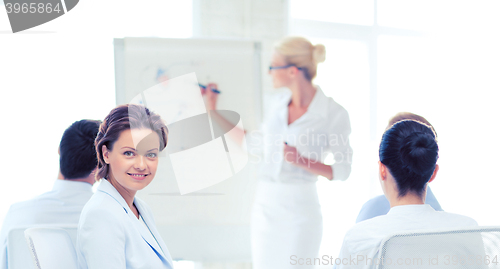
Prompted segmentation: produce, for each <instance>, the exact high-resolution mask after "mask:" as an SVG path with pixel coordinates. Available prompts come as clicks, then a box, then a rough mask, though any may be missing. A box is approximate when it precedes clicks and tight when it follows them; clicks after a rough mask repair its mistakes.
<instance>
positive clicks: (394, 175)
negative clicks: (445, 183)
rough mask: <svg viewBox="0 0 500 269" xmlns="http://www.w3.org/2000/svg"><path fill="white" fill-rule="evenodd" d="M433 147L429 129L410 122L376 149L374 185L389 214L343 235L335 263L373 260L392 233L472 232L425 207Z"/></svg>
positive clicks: (457, 218)
mask: <svg viewBox="0 0 500 269" xmlns="http://www.w3.org/2000/svg"><path fill="white" fill-rule="evenodd" d="M438 151H439V150H438V144H437V142H436V134H435V133H434V131H433V129H432V128H431V127H430V126H428V125H425V124H423V123H420V122H417V121H414V120H403V121H399V122H397V123H396V124H394V125H392V127H390V128H389V129H388V130H386V131H385V133H384V135H383V136H382V141H381V142H380V148H379V157H380V161H379V180H380V184H381V186H382V190H383V191H384V194H385V196H386V197H387V200H389V203H390V205H391V209H390V210H389V213H387V215H383V216H378V217H375V218H372V219H369V220H366V221H362V222H360V223H357V224H356V225H354V226H353V227H352V228H351V229H350V230H349V231H348V232H347V233H346V235H345V237H344V243H343V245H342V249H341V251H340V255H339V258H341V259H343V258H347V259H349V257H358V255H361V256H363V257H364V259H365V260H367V258H370V259H376V258H377V255H378V249H379V245H380V243H381V242H382V240H383V239H384V238H385V237H387V236H388V235H391V234H393V233H398V232H404V231H415V230H424V229H427V230H428V229H435V230H439V229H454V228H466V227H472V226H477V222H476V221H475V220H473V219H472V218H469V217H466V216H462V215H457V214H452V213H448V212H443V211H436V210H434V209H433V208H432V207H431V206H430V205H427V204H425V203H424V199H425V193H426V190H427V184H428V183H429V182H431V181H433V180H434V179H435V178H436V174H437V172H438V170H439V166H438V165H437V164H436V162H437V160H438ZM337 268H375V265H371V264H369V263H368V264H366V263H363V264H357V265H355V264H349V263H348V264H347V265H344V264H342V265H340V266H337Z"/></svg>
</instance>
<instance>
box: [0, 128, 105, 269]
mask: <svg viewBox="0 0 500 269" xmlns="http://www.w3.org/2000/svg"><path fill="white" fill-rule="evenodd" d="M100 123H101V122H100V121H95V120H80V121H76V122H74V123H73V124H72V125H71V126H69V127H68V128H67V129H66V130H65V131H64V134H63V136H62V138H61V142H60V143H59V150H58V152H59V175H58V177H57V180H56V181H55V183H54V186H53V187H52V190H51V191H49V192H46V193H44V194H41V195H39V196H37V197H35V198H33V199H31V200H28V201H24V202H19V203H15V204H13V205H11V207H10V209H9V212H8V213H7V215H6V216H5V220H4V222H3V225H2V231H1V233H0V244H1V247H2V253H1V256H0V259H1V260H0V268H8V260H7V257H8V256H7V255H8V251H9V249H8V246H7V236H8V234H9V232H10V231H11V230H12V229H15V228H18V227H19V228H21V227H25V228H28V227H30V226H34V225H40V224H74V225H77V224H78V220H79V219H80V213H81V211H82V209H83V207H84V206H85V203H87V202H88V200H89V199H90V197H91V196H92V194H93V192H92V185H93V184H94V183H95V172H96V170H97V156H96V152H95V148H94V140H95V138H96V136H97V133H98V131H99V125H100ZM54 150H55V149H54ZM11 255H16V253H11Z"/></svg>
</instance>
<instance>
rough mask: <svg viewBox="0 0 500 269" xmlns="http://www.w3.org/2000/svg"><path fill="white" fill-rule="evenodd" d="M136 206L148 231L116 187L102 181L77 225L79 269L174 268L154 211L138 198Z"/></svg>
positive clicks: (135, 201) (135, 202)
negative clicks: (155, 222)
mask: <svg viewBox="0 0 500 269" xmlns="http://www.w3.org/2000/svg"><path fill="white" fill-rule="evenodd" d="M134 204H135V206H136V207H137V209H138V210H139V214H140V215H141V216H142V218H143V219H144V222H145V223H146V225H147V227H146V226H145V225H144V223H142V221H140V220H139V219H137V217H136V216H135V215H134V213H133V212H132V211H131V210H130V208H129V207H128V205H127V203H126V202H125V200H124V199H123V197H122V196H121V195H120V193H118V191H117V190H116V189H115V188H114V187H113V185H111V183H109V182H108V181H107V180H105V179H102V180H101V183H100V185H99V187H98V188H97V191H96V193H95V194H94V195H93V196H92V198H91V199H90V200H89V202H88V203H87V204H86V205H85V207H84V208H83V210H82V214H81V216H80V222H79V223H78V236H77V243H76V252H77V256H78V264H79V268H81V269H87V268H90V269H97V268H102V269H112V268H119V269H124V268H127V269H139V268H152V269H157V268H158V269H161V268H169V269H171V268H173V266H172V258H171V256H170V253H169V252H168V249H167V246H166V245H165V243H164V242H163V240H162V239H161V236H160V234H159V233H158V231H157V230H156V226H155V224H154V219H153V215H152V213H151V210H150V209H149V207H148V206H147V205H146V203H144V202H143V201H142V200H140V199H139V198H137V197H135V198H134ZM148 228H149V229H148Z"/></svg>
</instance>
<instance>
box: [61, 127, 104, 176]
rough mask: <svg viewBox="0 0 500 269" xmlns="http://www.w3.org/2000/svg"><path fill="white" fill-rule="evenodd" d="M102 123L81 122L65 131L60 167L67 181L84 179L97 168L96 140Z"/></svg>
mask: <svg viewBox="0 0 500 269" xmlns="http://www.w3.org/2000/svg"><path fill="white" fill-rule="evenodd" d="M100 124H101V122H100V121H95V120H80V121H76V122H74V123H73V124H71V126H70V127H68V129H66V130H65V131H64V134H63V136H62V138H61V142H60V144H59V166H60V169H61V174H62V175H63V177H64V178H65V179H77V178H84V177H87V176H89V175H90V173H91V172H92V170H94V169H95V168H96V167H97V156H96V152H95V147H94V140H95V138H96V136H97V133H98V132H99V125H100Z"/></svg>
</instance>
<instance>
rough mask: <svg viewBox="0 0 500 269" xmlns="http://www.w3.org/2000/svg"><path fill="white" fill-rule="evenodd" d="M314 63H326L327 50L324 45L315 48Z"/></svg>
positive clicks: (317, 45)
mask: <svg viewBox="0 0 500 269" xmlns="http://www.w3.org/2000/svg"><path fill="white" fill-rule="evenodd" d="M312 56H313V61H314V62H315V63H322V62H324V61H325V56H326V49H325V46H324V45H323V44H316V45H315V46H313V52H312Z"/></svg>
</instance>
